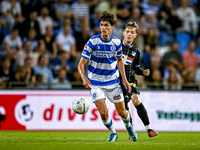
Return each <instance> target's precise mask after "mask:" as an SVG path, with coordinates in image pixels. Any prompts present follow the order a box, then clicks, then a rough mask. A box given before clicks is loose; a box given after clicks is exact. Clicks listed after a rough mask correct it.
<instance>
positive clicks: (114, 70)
mask: <svg viewBox="0 0 200 150" xmlns="http://www.w3.org/2000/svg"><path fill="white" fill-rule="evenodd" d="M121 56H122V44H121V41H120V40H119V39H118V38H116V37H115V36H113V35H111V38H110V40H109V41H104V40H103V39H102V38H101V34H98V35H96V36H94V37H92V38H91V39H90V40H89V41H88V42H87V43H86V45H85V47H84V49H83V52H82V56H81V57H83V58H85V59H89V65H88V72H87V75H88V79H89V80H90V82H91V83H92V85H96V86H105V85H112V84H115V83H118V82H119V71H118V67H117V57H121Z"/></svg>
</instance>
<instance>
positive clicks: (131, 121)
mask: <svg viewBox="0 0 200 150" xmlns="http://www.w3.org/2000/svg"><path fill="white" fill-rule="evenodd" d="M130 123H131V125H133V122H132V117H131V116H130Z"/></svg>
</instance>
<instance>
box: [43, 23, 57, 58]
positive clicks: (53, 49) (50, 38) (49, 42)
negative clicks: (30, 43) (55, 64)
mask: <svg viewBox="0 0 200 150" xmlns="http://www.w3.org/2000/svg"><path fill="white" fill-rule="evenodd" d="M40 39H42V40H44V43H45V45H46V48H47V51H48V54H49V55H50V59H53V60H54V59H55V58H56V57H57V53H58V50H57V45H56V42H55V36H54V33H53V28H52V27H49V26H47V27H46V34H45V35H44V36H42V37H41V38H40Z"/></svg>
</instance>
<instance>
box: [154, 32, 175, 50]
mask: <svg viewBox="0 0 200 150" xmlns="http://www.w3.org/2000/svg"><path fill="white" fill-rule="evenodd" d="M173 41H174V37H173V35H172V34H170V33H169V32H167V31H162V32H161V33H160V35H159V37H158V44H159V45H160V46H167V45H170V44H171V43H172V42H173Z"/></svg>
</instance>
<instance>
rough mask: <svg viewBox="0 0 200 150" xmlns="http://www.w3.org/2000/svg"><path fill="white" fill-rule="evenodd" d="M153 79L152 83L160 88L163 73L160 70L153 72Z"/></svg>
mask: <svg viewBox="0 0 200 150" xmlns="http://www.w3.org/2000/svg"><path fill="white" fill-rule="evenodd" d="M151 78H152V82H153V83H154V85H156V86H160V84H161V83H162V76H161V72H160V70H158V69H155V70H152V72H151Z"/></svg>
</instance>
